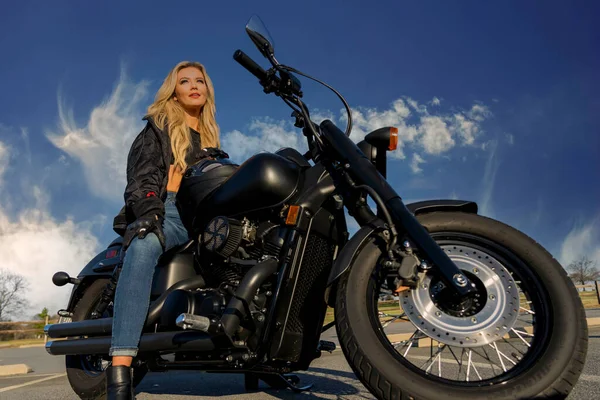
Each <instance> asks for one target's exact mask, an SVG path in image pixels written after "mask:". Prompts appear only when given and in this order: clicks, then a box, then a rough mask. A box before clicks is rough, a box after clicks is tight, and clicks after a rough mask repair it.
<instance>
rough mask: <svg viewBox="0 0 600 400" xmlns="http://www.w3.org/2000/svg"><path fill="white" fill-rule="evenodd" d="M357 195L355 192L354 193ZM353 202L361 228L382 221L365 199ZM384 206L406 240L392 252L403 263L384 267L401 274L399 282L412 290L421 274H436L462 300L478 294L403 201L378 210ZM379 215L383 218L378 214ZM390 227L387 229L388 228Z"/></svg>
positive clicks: (388, 238) (389, 262) (396, 200)
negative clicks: (401, 281)
mask: <svg viewBox="0 0 600 400" xmlns="http://www.w3.org/2000/svg"><path fill="white" fill-rule="evenodd" d="M355 193H356V192H355ZM349 197H351V198H352V200H351V202H350V203H351V204H354V205H355V206H354V207H351V208H352V210H349V212H350V215H352V216H353V217H354V218H355V219H356V221H357V222H358V223H359V224H360V225H361V226H362V225H366V224H368V223H369V222H371V221H372V220H373V219H376V218H379V217H378V216H377V215H375V214H374V213H373V211H372V210H371V207H369V205H368V204H367V202H366V199H365V198H364V197H363V196H362V195H358V196H355V197H352V196H349ZM381 206H385V207H386V208H387V210H389V212H390V214H391V217H392V219H393V221H394V223H395V224H396V227H397V229H398V236H399V237H400V236H404V237H405V238H406V239H407V240H398V241H397V245H399V246H401V247H399V249H390V250H392V251H394V252H395V253H398V254H399V255H400V256H401V257H402V259H401V261H400V262H397V261H396V260H394V259H391V258H390V259H388V260H386V261H385V262H384V266H385V267H387V268H390V269H394V270H397V271H398V275H399V278H401V279H402V280H404V282H405V283H408V284H409V285H410V286H412V285H414V284H416V283H417V282H416V280H418V278H417V275H418V273H419V272H429V271H431V272H433V273H437V274H439V275H440V277H441V279H442V281H443V282H444V283H445V285H446V286H447V287H448V288H450V290H452V291H453V292H454V294H455V295H456V296H457V297H458V298H459V299H463V298H466V297H469V296H470V295H471V294H474V293H475V292H476V288H475V287H474V286H473V285H472V284H471V282H470V281H469V279H468V278H467V276H466V275H465V274H463V273H462V271H461V270H460V269H459V268H458V267H457V266H456V264H454V262H453V261H452V260H451V259H450V258H449V257H448V255H447V254H446V253H445V252H444V251H443V250H442V249H441V248H440V247H439V245H438V244H437V242H436V241H435V240H433V238H432V237H431V236H430V235H429V232H427V230H426V229H425V228H424V227H423V225H421V223H420V222H419V221H418V220H417V219H416V217H415V216H414V215H413V214H412V213H411V212H410V211H409V210H408V209H407V208H406V206H405V205H404V203H403V202H402V200H401V199H400V197H395V198H392V199H390V200H389V201H387V202H386V203H385V204H381V205H380V204H378V209H379V208H380V207H381ZM378 215H381V212H380V210H378ZM386 226H387V225H386ZM384 234H385V236H386V237H385V239H386V241H387V242H388V244H389V243H390V241H391V235H390V232H389V230H387V231H384Z"/></svg>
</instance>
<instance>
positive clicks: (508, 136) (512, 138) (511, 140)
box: [505, 133, 515, 146]
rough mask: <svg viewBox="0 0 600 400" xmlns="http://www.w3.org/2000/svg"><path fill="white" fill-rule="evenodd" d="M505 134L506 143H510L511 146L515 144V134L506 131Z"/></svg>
mask: <svg viewBox="0 0 600 400" xmlns="http://www.w3.org/2000/svg"><path fill="white" fill-rule="evenodd" d="M505 136H506V141H507V142H508V144H510V145H511V146H512V145H513V144H515V136H514V135H513V134H512V133H506V134H505Z"/></svg>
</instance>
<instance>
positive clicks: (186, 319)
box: [175, 313, 210, 332]
mask: <svg viewBox="0 0 600 400" xmlns="http://www.w3.org/2000/svg"><path fill="white" fill-rule="evenodd" d="M175 325H177V326H178V327H180V328H183V329H193V330H195V331H202V332H208V328H209V327H210V319H208V318H206V317H203V316H202V315H194V314H187V313H183V314H181V315H180V316H179V317H177V319H176V320H175Z"/></svg>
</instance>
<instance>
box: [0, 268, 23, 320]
mask: <svg viewBox="0 0 600 400" xmlns="http://www.w3.org/2000/svg"><path fill="white" fill-rule="evenodd" d="M27 286H28V283H27V280H26V279H25V277H23V276H22V275H19V274H15V273H13V272H10V271H7V270H4V269H0V321H3V320H7V319H8V317H9V316H11V315H14V314H16V313H19V312H21V311H22V310H23V308H25V307H27V304H28V302H27V299H26V298H25V292H26V290H27Z"/></svg>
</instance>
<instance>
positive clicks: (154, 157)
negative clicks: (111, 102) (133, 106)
mask: <svg viewBox="0 0 600 400" xmlns="http://www.w3.org/2000/svg"><path fill="white" fill-rule="evenodd" d="M144 120H146V121H148V122H147V124H146V126H145V127H144V129H143V130H142V131H141V132H140V133H139V135H138V136H137V137H136V138H135V139H134V141H133V143H132V145H131V148H130V150H129V155H128V156H127V186H126V187H125V193H124V199H125V205H124V206H123V208H121V210H120V212H119V214H118V215H117V216H116V217H115V218H114V220H113V230H114V231H115V232H117V233H118V234H119V235H121V236H122V235H123V234H124V232H125V229H126V228H127V225H129V224H130V223H132V222H133V221H135V220H136V219H138V218H139V217H142V216H144V215H152V214H158V215H161V216H164V214H165V205H164V201H165V200H166V198H167V181H168V179H169V166H170V164H171V160H172V157H173V153H172V150H171V142H170V138H169V134H168V132H167V129H166V128H165V129H164V130H162V129H160V128H159V127H158V126H157V125H156V124H155V122H154V121H153V120H152V118H150V117H144ZM196 137H197V138H199V137H200V135H199V134H197V136H196ZM192 143H193V146H192V151H191V152H189V156H188V157H186V162H187V163H188V165H191V164H193V163H195V162H197V161H199V160H201V159H203V158H206V157H211V156H215V154H219V155H220V156H223V155H224V156H226V157H228V156H227V154H226V153H224V152H221V150H219V149H201V143H200V141H199V140H197V141H192Z"/></svg>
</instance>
